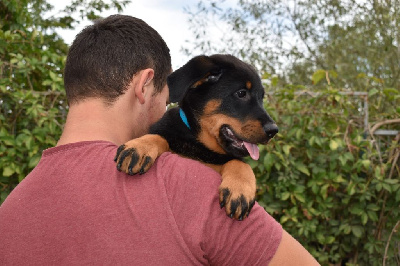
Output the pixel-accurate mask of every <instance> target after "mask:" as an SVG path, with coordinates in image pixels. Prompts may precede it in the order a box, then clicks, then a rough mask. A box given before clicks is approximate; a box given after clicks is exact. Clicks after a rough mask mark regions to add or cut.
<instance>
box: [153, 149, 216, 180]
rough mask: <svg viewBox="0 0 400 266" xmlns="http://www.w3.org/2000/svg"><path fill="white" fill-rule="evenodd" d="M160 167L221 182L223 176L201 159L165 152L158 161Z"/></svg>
mask: <svg viewBox="0 0 400 266" xmlns="http://www.w3.org/2000/svg"><path fill="white" fill-rule="evenodd" d="M157 164H158V167H161V168H162V169H163V170H164V171H165V172H169V173H173V174H179V175H185V177H187V178H201V179H203V180H210V181H215V182H216V183H220V182H221V176H220V174H219V173H218V172H216V171H215V170H214V169H212V168H210V167H208V166H206V165H205V164H203V163H202V162H200V161H196V160H193V159H190V158H185V157H182V156H180V155H177V154H174V153H171V152H165V153H163V154H162V155H161V156H160V157H159V158H158V161H157Z"/></svg>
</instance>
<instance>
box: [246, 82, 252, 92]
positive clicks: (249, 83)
mask: <svg viewBox="0 0 400 266" xmlns="http://www.w3.org/2000/svg"><path fill="white" fill-rule="evenodd" d="M246 88H247V89H248V90H250V89H251V82H250V81H247V82H246Z"/></svg>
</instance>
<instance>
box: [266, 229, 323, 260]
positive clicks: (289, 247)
mask: <svg viewBox="0 0 400 266" xmlns="http://www.w3.org/2000/svg"><path fill="white" fill-rule="evenodd" d="M269 265H271V266H274V265H297V266H301V265H306V266H312V265H320V264H319V263H318V262H317V261H316V260H315V259H314V258H313V256H311V254H310V253H309V252H308V251H307V250H306V249H305V248H304V247H303V246H302V245H301V244H300V243H299V242H297V240H296V239H294V238H293V237H292V236H291V235H289V234H288V233H287V232H286V231H285V230H283V231H282V240H281V243H280V244H279V246H278V249H277V250H276V253H275V255H274V256H273V258H272V260H271V262H270V263H269Z"/></svg>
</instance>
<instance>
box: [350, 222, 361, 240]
mask: <svg viewBox="0 0 400 266" xmlns="http://www.w3.org/2000/svg"><path fill="white" fill-rule="evenodd" d="M351 232H352V233H353V235H355V236H356V237H358V238H361V236H362V235H363V233H364V228H363V227H362V226H359V225H355V226H352V227H351Z"/></svg>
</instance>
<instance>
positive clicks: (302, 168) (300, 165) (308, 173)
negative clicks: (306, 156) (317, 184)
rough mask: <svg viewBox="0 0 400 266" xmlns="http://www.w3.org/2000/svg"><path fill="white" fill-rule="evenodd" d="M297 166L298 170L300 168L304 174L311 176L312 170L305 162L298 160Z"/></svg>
mask: <svg viewBox="0 0 400 266" xmlns="http://www.w3.org/2000/svg"><path fill="white" fill-rule="evenodd" d="M295 167H296V169H297V170H299V171H300V172H302V173H303V174H306V175H308V176H310V171H309V170H308V168H307V167H306V166H305V165H304V164H303V163H301V162H297V163H295Z"/></svg>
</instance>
